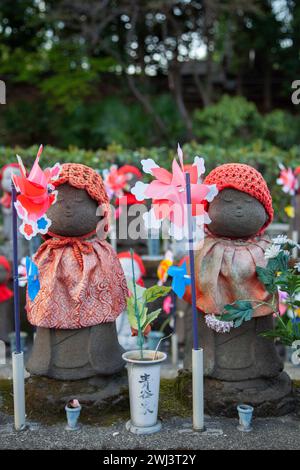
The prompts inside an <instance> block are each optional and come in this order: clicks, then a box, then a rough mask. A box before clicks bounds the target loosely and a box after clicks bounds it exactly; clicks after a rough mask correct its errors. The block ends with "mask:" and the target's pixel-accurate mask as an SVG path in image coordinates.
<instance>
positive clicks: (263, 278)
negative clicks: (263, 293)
mask: <svg viewBox="0 0 300 470" xmlns="http://www.w3.org/2000/svg"><path fill="white" fill-rule="evenodd" d="M256 273H257V276H258V279H259V280H260V282H262V283H263V284H264V286H265V287H266V289H267V291H268V292H269V293H270V294H274V293H275V292H276V290H277V285H276V284H275V279H276V274H275V273H274V272H273V271H271V270H270V269H267V268H261V267H260V266H256Z"/></svg>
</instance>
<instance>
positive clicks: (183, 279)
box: [168, 261, 191, 299]
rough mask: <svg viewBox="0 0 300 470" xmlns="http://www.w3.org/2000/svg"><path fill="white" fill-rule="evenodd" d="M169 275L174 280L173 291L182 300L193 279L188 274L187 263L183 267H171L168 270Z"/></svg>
mask: <svg viewBox="0 0 300 470" xmlns="http://www.w3.org/2000/svg"><path fill="white" fill-rule="evenodd" d="M168 274H169V276H171V277H172V278H173V280H172V289H173V291H174V292H175V294H176V295H177V297H179V298H180V299H182V297H183V296H184V293H185V289H186V286H189V285H190V284H191V278H190V276H189V275H188V273H187V267H186V261H185V262H184V263H183V264H182V265H181V266H171V267H170V268H169V269H168Z"/></svg>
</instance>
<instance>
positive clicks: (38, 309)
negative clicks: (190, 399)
mask: <svg viewBox="0 0 300 470" xmlns="http://www.w3.org/2000/svg"><path fill="white" fill-rule="evenodd" d="M8 169H9V171H8ZM12 171H17V168H16V167H14V166H11V167H8V168H7V169H5V170H4V172H3V173H2V187H3V190H4V191H5V194H4V197H3V199H2V208H3V211H4V213H5V214H6V215H9V216H10V214H11V208H10V207H9V203H10V201H9V183H8V181H9V179H10V177H9V176H7V175H8V173H9V172H10V173H11V172H12ZM205 183H207V184H216V185H217V187H218V190H219V194H218V196H217V197H216V198H215V199H214V201H213V202H212V203H211V204H210V206H209V208H208V213H209V216H210V218H211V220H212V222H211V224H210V225H209V226H208V227H207V233H206V237H205V240H204V244H203V246H202V247H201V248H199V249H198V250H197V251H196V259H195V262H196V285H197V307H198V310H199V317H200V322H201V326H200V329H199V331H200V344H201V345H203V348H204V351H205V355H204V357H205V375H206V376H207V378H208V379H211V380H212V381H213V382H211V392H212V393H213V394H215V395H216V396H217V395H218V394H220V393H224V394H225V395H226V396H227V398H228V400H230V398H231V397H232V396H233V395H234V394H236V393H240V391H241V390H246V392H247V391H248V390H250V389H252V390H255V393H256V394H257V395H258V396H260V397H261V399H262V400H263V399H265V400H269V401H270V400H271V399H272V394H275V395H276V399H278V400H280V399H281V398H282V399H283V398H284V397H285V396H287V395H288V394H289V393H290V390H291V384H290V381H289V379H288V377H287V376H286V375H285V374H284V373H282V363H281V361H280V360H279V358H278V356H277V353H276V351H275V346H274V344H273V343H272V342H271V341H268V340H266V339H263V338H261V337H260V336H258V334H259V333H260V332H261V331H263V330H266V329H268V328H270V325H271V324H272V317H271V316H270V313H271V311H270V310H269V309H268V308H267V307H266V306H265V305H262V306H261V308H259V309H257V310H256V313H255V315H254V318H253V319H252V320H250V321H249V322H247V323H245V324H244V325H243V326H241V327H240V328H237V329H232V330H231V331H230V332H227V333H219V332H216V331H214V330H212V329H210V328H209V327H208V326H207V324H206V322H205V321H204V317H205V315H207V314H213V315H216V316H217V315H219V314H220V313H221V312H222V309H223V307H224V305H225V304H228V303H232V302H234V301H235V300H237V299H245V298H251V299H257V300H262V301H265V300H267V298H268V295H269V294H268V293H267V292H266V291H265V289H264V287H263V285H262V284H261V283H260V282H259V280H258V278H257V275H256V266H262V267H263V266H265V264H266V260H265V258H264V250H265V248H266V247H267V246H268V243H269V241H268V240H267V239H266V238H265V237H264V235H263V234H264V230H265V229H266V227H267V226H268V225H269V224H270V223H271V221H272V219H273V209H272V199H271V195H270V192H269V190H268V188H267V185H266V183H265V181H264V179H263V177H262V175H261V174H260V173H259V172H258V171H256V170H255V169H254V168H252V167H250V166H248V165H242V164H227V165H221V166H220V167H217V168H216V169H215V170H213V171H212V172H211V173H210V174H209V175H208V176H207V178H206V180H205ZM55 186H56V188H57V190H58V199H57V202H56V204H54V205H53V206H51V208H50V209H49V211H48V215H49V217H50V218H51V220H52V226H51V228H50V231H49V232H48V234H47V236H45V240H44V242H43V243H42V244H41V246H40V248H39V249H38V251H37V253H36V254H35V256H34V261H35V263H36V264H37V266H38V268H39V273H40V285H41V289H40V291H39V293H38V295H37V296H36V298H35V299H34V301H31V300H30V299H29V298H27V305H26V310H27V317H28V320H29V322H30V323H31V324H32V325H33V326H34V327H35V328H36V330H37V332H36V339H35V341H34V345H33V350H32V354H31V356H30V358H29V361H28V364H27V368H28V370H29V372H30V373H31V374H34V375H45V376H49V377H53V378H56V379H62V380H78V379H82V378H86V377H91V376H93V375H112V374H114V373H116V372H118V371H120V370H121V369H122V368H123V366H124V364H123V361H122V358H121V354H122V348H121V347H120V345H119V343H118V339H117V333H116V326H115V323H116V319H117V317H118V316H119V315H120V314H121V313H122V312H123V311H124V310H125V309H126V296H127V293H128V292H127V285H126V280H125V276H124V273H123V270H122V268H121V265H120V262H119V259H118V257H117V255H116V253H115V252H114V250H113V249H112V247H111V245H110V244H109V243H108V242H107V241H106V235H107V231H108V217H109V205H108V202H109V201H108V196H107V193H106V190H105V187H104V184H103V181H102V178H101V177H100V175H99V174H97V173H96V172H95V171H94V170H93V169H91V168H89V167H87V166H85V165H81V164H64V165H63V166H62V172H61V174H60V177H59V179H58V180H57V181H56V182H55ZM8 220H9V219H8V218H6V219H5V223H4V235H5V236H8V235H9V234H10V233H11V232H10V226H9V222H8ZM6 249H7V248H5V250H6ZM7 254H8V258H9V250H8V251H7ZM0 264H1V263H0ZM2 271H3V275H2V277H1V272H2ZM4 271H5V269H2V268H1V267H0V283H1V280H3V279H7V278H5V276H7V272H4ZM185 299H186V300H187V302H188V303H190V301H191V296H190V292H189V291H187V292H186V297H185ZM7 300H9V299H7ZM186 319H187V320H186V321H187V325H188V329H189V332H190V331H191V315H190V314H189V315H187V316H186ZM0 325H1V323H0ZM190 353H191V339H190V335H189V334H188V336H187V338H186V357H185V365H186V367H190V366H191V362H190ZM220 384H222V387H221V389H220ZM220 390H222V392H220Z"/></svg>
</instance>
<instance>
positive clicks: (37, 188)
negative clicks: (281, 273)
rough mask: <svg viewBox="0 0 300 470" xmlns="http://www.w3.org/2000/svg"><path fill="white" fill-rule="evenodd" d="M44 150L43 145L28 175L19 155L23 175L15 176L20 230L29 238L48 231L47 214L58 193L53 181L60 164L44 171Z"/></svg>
mask: <svg viewBox="0 0 300 470" xmlns="http://www.w3.org/2000/svg"><path fill="white" fill-rule="evenodd" d="M42 151H43V146H42V145H41V146H40V148H39V151H38V153H37V156H36V159H35V162H34V165H33V167H32V169H31V171H30V173H29V176H27V172H26V169H25V167H24V165H23V162H22V159H21V157H19V156H17V159H18V163H19V168H20V171H21V176H17V175H14V176H13V182H14V185H15V188H16V190H17V192H18V195H17V202H16V204H15V207H16V210H17V213H18V216H19V217H20V219H22V220H23V224H22V226H21V227H20V231H21V233H22V234H23V235H24V236H25V237H26V238H27V239H28V240H30V239H31V238H32V237H33V236H35V235H36V234H37V233H43V234H44V233H46V232H47V230H48V228H49V226H50V224H51V221H50V220H49V219H48V218H47V217H46V215H45V214H46V212H47V210H48V209H49V207H50V206H51V205H52V204H54V203H55V201H56V195H57V192H56V191H54V187H53V186H52V184H51V183H52V182H54V181H55V180H56V179H57V178H58V177H59V173H60V165H59V164H58V163H57V164H56V165H55V166H54V167H53V168H47V169H46V170H44V171H43V170H42V169H41V167H40V166H39V159H40V156H41V153H42Z"/></svg>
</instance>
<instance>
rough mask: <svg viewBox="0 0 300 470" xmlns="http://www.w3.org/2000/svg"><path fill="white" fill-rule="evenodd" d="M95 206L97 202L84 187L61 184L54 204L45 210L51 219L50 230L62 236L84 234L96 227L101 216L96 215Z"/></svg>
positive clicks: (96, 206)
mask: <svg viewBox="0 0 300 470" xmlns="http://www.w3.org/2000/svg"><path fill="white" fill-rule="evenodd" d="M97 208H98V204H97V202H96V201H94V200H93V199H92V198H91V197H90V196H89V195H88V193H87V192H86V191H85V190H84V189H77V188H74V187H73V186H70V185H69V184H68V183H66V184H62V185H61V186H59V187H58V196H57V202H56V204H53V206H51V207H50V209H49V210H48V212H47V216H48V217H49V218H50V219H51V221H52V225H51V227H50V231H51V232H53V233H55V234H57V235H61V236H64V237H80V236H83V235H86V234H87V233H90V232H92V231H93V230H95V229H96V227H97V224H98V222H99V221H100V220H101V218H102V217H100V216H97V215H96V212H97Z"/></svg>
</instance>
